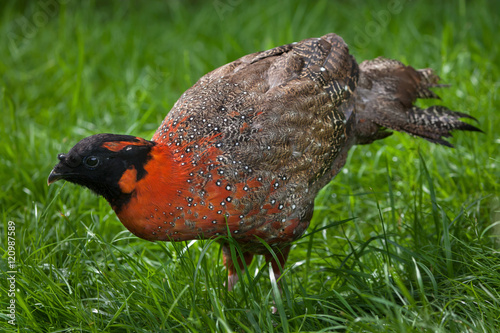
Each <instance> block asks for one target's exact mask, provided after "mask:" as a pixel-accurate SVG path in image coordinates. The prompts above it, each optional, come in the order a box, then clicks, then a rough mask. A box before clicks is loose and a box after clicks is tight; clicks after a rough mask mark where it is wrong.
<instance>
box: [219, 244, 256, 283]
mask: <svg viewBox="0 0 500 333" xmlns="http://www.w3.org/2000/svg"><path fill="white" fill-rule="evenodd" d="M222 255H223V257H224V266H226V268H227V272H228V277H227V290H228V291H231V290H232V289H233V287H234V285H235V284H236V282H238V271H237V268H236V267H235V265H234V264H235V263H234V261H233V256H232V255H231V249H230V248H229V245H227V244H226V245H222ZM236 256H237V264H238V267H239V268H240V271H241V274H243V273H244V272H245V266H244V265H243V262H242V260H241V256H240V255H239V253H238V252H236ZM252 259H253V253H250V252H243V260H245V264H246V266H248V265H250V263H251V262H252Z"/></svg>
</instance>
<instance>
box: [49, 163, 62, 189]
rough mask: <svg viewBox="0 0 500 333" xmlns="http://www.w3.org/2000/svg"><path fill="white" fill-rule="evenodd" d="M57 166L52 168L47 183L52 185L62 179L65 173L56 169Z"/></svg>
mask: <svg viewBox="0 0 500 333" xmlns="http://www.w3.org/2000/svg"><path fill="white" fill-rule="evenodd" d="M56 168H57V166H56V167H54V169H52V171H51V172H50V174H49V178H47V185H50V184H52V183H55V182H56V181H58V180H59V179H62V177H63V175H62V174H61V173H59V172H57V170H56Z"/></svg>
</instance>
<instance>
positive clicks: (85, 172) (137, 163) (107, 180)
mask: <svg viewBox="0 0 500 333" xmlns="http://www.w3.org/2000/svg"><path fill="white" fill-rule="evenodd" d="M154 145H155V143H154V142H152V141H147V140H145V139H142V138H138V137H134V136H130V135H116V134H96V135H92V136H89V137H87V138H85V139H83V140H81V141H80V142H78V143H77V144H76V145H75V146H74V147H73V148H71V150H70V151H69V152H68V153H67V154H59V155H58V156H57V158H58V159H59V163H58V164H57V165H56V166H55V167H54V169H52V171H51V172H50V175H49V178H48V180H47V182H48V184H49V185H50V184H52V183H53V182H55V181H57V180H59V179H64V180H67V181H69V182H72V183H75V184H78V185H83V186H86V187H88V188H89V189H91V190H92V191H94V192H95V193H97V194H99V195H102V196H103V197H104V198H105V199H106V200H108V202H109V203H110V204H111V205H112V206H114V207H119V206H121V205H122V204H124V203H125V202H126V201H128V199H129V198H130V196H131V194H132V193H130V192H128V191H124V190H123V188H121V187H120V184H119V182H120V179H122V176H123V175H124V174H125V172H126V171H127V170H129V171H130V170H132V171H134V177H136V178H137V179H136V180H140V179H141V178H143V177H144V176H145V175H146V171H145V170H144V165H145V164H146V163H147V161H148V160H149V159H150V155H149V153H150V151H151V148H152V147H153V146H154ZM127 192H128V193H127Z"/></svg>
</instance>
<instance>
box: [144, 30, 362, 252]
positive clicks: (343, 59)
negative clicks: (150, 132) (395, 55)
mask: <svg viewBox="0 0 500 333" xmlns="http://www.w3.org/2000/svg"><path fill="white" fill-rule="evenodd" d="M357 79H358V66H357V63H356V61H355V60H354V59H353V57H352V56H351V55H350V54H349V52H348V48H347V46H346V44H345V43H344V41H343V40H342V38H340V37H339V36H337V35H335V34H329V35H326V36H324V37H322V38H311V39H307V40H304V41H302V42H300V43H293V44H288V45H284V46H281V47H277V48H274V49H271V50H268V51H264V52H259V53H254V54H250V55H247V56H245V57H243V58H241V59H239V60H236V61H234V62H232V63H229V64H227V65H225V66H223V67H220V68H218V69H216V70H214V71H212V72H210V73H208V74H207V75H205V76H203V77H202V78H201V79H200V80H199V81H198V82H197V83H196V84H195V85H194V86H193V87H192V88H190V89H189V90H187V91H186V92H185V93H184V94H183V95H182V96H181V98H180V99H179V100H178V101H177V103H176V104H175V105H174V107H173V109H172V110H171V111H170V113H169V114H168V115H167V117H166V118H165V120H164V122H163V124H162V125H161V126H160V128H159V129H158V131H157V132H156V133H155V135H154V137H153V141H156V142H159V143H161V144H165V145H169V146H171V147H175V152H176V154H177V157H176V158H177V159H178V160H179V161H180V160H184V161H185V163H186V164H193V163H195V164H196V165H197V166H199V170H200V171H202V173H201V174H200V172H198V173H197V174H196V175H194V176H193V180H192V182H191V185H190V186H191V187H193V190H192V192H194V193H196V194H197V195H196V198H195V200H199V201H203V202H204V203H205V201H206V199H207V197H208V196H210V194H209V193H206V189H207V187H209V186H210V184H216V185H217V184H219V185H217V186H215V187H214V189H215V190H216V191H217V190H218V192H220V193H221V195H220V196H219V195H215V194H212V196H213V197H214V198H215V197H216V198H217V199H220V200H222V199H223V198H226V199H227V198H231V199H230V201H229V202H228V201H227V200H226V202H225V203H224V205H222V206H221V203H222V202H224V201H220V202H219V200H213V201H214V202H212V205H213V207H214V208H213V209H214V210H215V211H222V212H223V213H226V214H227V215H228V216H229V215H231V214H232V212H238V216H240V215H241V216H243V217H242V219H241V220H240V221H238V225H237V226H236V229H235V230H234V231H236V234H235V235H234V236H235V237H237V238H245V239H247V240H249V241H250V240H255V237H254V235H258V236H259V237H261V238H263V239H265V240H266V241H268V242H269V243H273V242H277V243H279V242H289V241H291V240H292V239H294V238H296V237H298V236H299V235H301V234H302V232H303V231H304V230H305V228H306V227H307V225H308V223H309V220H310V217H311V214H312V210H313V200H314V197H315V196H316V194H317V192H318V191H319V189H321V188H322V187H323V186H324V185H326V183H327V182H329V181H330V180H331V179H332V178H333V177H334V176H335V174H336V172H338V169H340V167H341V166H342V165H343V164H344V160H345V152H346V151H347V149H345V148H346V146H348V145H350V144H349V143H347V141H348V136H349V126H350V123H349V119H350V118H352V117H351V116H352V112H353V101H352V100H351V99H350V97H351V94H352V92H353V91H354V90H355V88H356V82H357ZM207 152H210V153H207ZM197 184H201V185H200V186H199V188H200V189H201V188H203V189H204V190H202V191H203V192H201V193H200V190H198V189H197ZM229 220H230V219H229Z"/></svg>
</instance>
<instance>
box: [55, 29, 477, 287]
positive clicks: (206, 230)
mask: <svg viewBox="0 0 500 333" xmlns="http://www.w3.org/2000/svg"><path fill="white" fill-rule="evenodd" d="M438 80H439V78H438V76H437V75H435V74H434V73H433V71H432V70H431V69H421V70H415V69H414V68H412V67H410V66H405V65H403V64H402V63H401V62H399V61H396V60H390V59H385V58H377V59H374V60H370V61H364V62H363V63H361V64H360V65H359V66H358V64H357V63H356V61H355V59H354V58H353V57H352V56H351V55H350V54H349V51H348V47H347V45H346V44H345V43H344V41H343V40H342V38H340V37H339V36H337V35H335V34H328V35H325V36H323V37H321V38H311V39H306V40H303V41H301V42H299V43H292V44H288V45H284V46H280V47H277V48H274V49H271V50H268V51H264V52H258V53H254V54H250V55H247V56H245V57H243V58H241V59H238V60H236V61H234V62H231V63H229V64H227V65H225V66H222V67H220V68H218V69H216V70H214V71H212V72H210V73H208V74H206V75H205V76H203V77H202V78H201V79H200V80H199V81H198V82H197V83H196V84H195V85H194V86H193V87H192V88H190V89H188V90H187V91H186V92H185V93H184V94H183V95H182V96H181V98H180V99H179V100H178V101H177V103H176V104H175V105H174V107H173V108H172V110H171V111H170V112H169V113H168V115H167V117H166V118H165V120H164V121H163V123H162V124H161V125H160V128H158V130H157V131H156V133H155V134H154V136H153V138H152V140H151V141H149V140H146V139H142V138H139V137H134V136H129V135H116V134H97V135H93V136H90V137H87V138H85V139H83V140H81V141H80V142H78V143H77V144H76V145H75V146H74V147H73V148H72V149H71V150H70V151H69V153H67V154H59V155H58V159H59V161H60V162H59V164H57V165H56V166H55V167H54V169H53V170H52V172H51V173H50V175H49V178H48V183H49V184H51V183H53V182H54V181H56V180H59V179H64V180H67V181H69V182H72V183H75V184H79V185H83V186H86V187H88V188H89V189H91V190H92V191H94V192H95V193H97V194H99V195H102V196H103V197H104V198H105V199H106V200H107V201H108V202H109V203H110V205H111V207H112V208H113V209H114V211H115V212H116V214H117V216H118V218H119V219H120V221H121V222H122V223H123V224H124V225H125V227H127V228H128V229H129V230H130V231H131V232H132V233H134V234H135V235H136V236H138V237H140V238H144V239H147V240H150V241H156V240H161V241H185V240H191V239H208V238H214V237H217V236H219V235H227V236H230V237H232V238H234V240H236V241H237V242H238V243H239V244H241V248H242V249H243V251H244V256H243V260H244V261H245V262H246V263H247V264H249V263H250V261H251V260H252V257H253V255H254V254H259V255H264V256H265V257H266V259H267V260H268V261H271V262H272V267H273V270H274V274H275V276H276V277H279V276H280V272H281V269H282V267H283V265H284V264H285V261H286V259H287V256H288V252H289V249H290V244H291V243H292V242H293V241H294V240H295V239H297V238H298V237H300V236H301V235H302V234H303V233H304V231H305V230H306V229H307V227H308V225H309V222H310V220H311V217H312V214H313V205H314V198H315V196H316V194H317V193H318V191H319V190H320V189H321V188H322V187H324V186H325V185H326V184H327V183H328V182H329V181H330V180H331V179H332V178H334V177H335V175H336V174H337V173H338V172H339V170H340V169H341V168H342V166H343V165H344V164H345V161H346V156H347V152H348V151H349V148H351V147H352V146H353V145H355V144H367V143H371V142H373V141H374V140H377V139H382V138H385V137H387V136H388V135H390V134H391V132H389V131H387V130H386V129H393V130H397V131H402V132H406V133H409V134H411V135H414V136H419V137H422V138H424V139H426V140H428V141H430V142H434V143H438V144H442V145H446V146H451V145H450V144H449V143H448V142H447V141H445V140H444V139H443V137H449V136H451V134H450V131H451V130H466V131H479V129H478V128H476V127H474V126H472V125H470V124H467V123H464V122H462V121H460V118H464V117H465V118H472V117H471V116H469V115H466V114H463V113H459V112H454V111H450V110H448V109H447V108H446V107H443V106H432V107H429V108H427V109H420V108H418V107H416V106H414V105H413V103H414V102H415V100H416V99H417V98H437V95H436V94H435V93H434V92H432V91H431V90H429V88H431V87H437V86H439V85H438ZM472 119H474V118H472ZM221 239H223V238H221ZM263 242H265V243H267V244H268V245H269V246H270V247H271V248H272V249H273V250H274V252H275V253H276V258H275V257H273V256H272V255H271V253H270V252H269V251H268V249H267V248H266V246H265V245H264V244H263ZM221 243H222V247H223V254H224V263H225V265H226V267H227V268H228V271H229V281H228V288H229V289H231V288H232V287H233V285H234V283H236V281H237V279H238V276H237V274H236V271H237V270H236V267H235V265H240V266H242V264H243V263H242V262H241V260H240V259H238V260H237V262H233V260H232V258H231V254H230V251H229V246H228V244H227V243H224V241H221ZM276 259H278V260H277V261H276ZM241 268H242V269H243V267H241Z"/></svg>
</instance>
